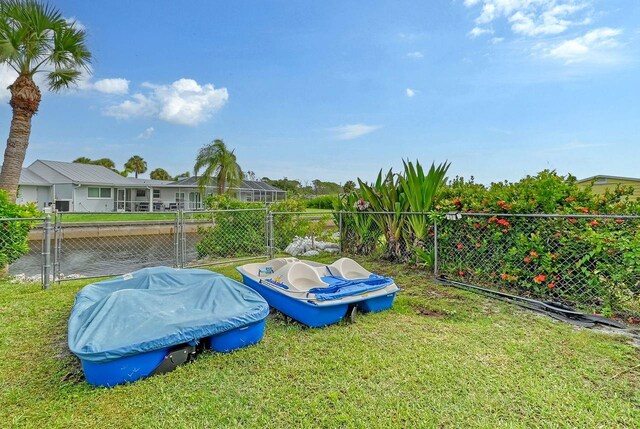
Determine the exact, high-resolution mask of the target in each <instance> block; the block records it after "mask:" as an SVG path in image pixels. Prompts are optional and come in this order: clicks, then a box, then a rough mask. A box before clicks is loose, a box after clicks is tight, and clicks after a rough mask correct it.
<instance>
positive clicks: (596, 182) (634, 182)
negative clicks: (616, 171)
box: [576, 175, 640, 199]
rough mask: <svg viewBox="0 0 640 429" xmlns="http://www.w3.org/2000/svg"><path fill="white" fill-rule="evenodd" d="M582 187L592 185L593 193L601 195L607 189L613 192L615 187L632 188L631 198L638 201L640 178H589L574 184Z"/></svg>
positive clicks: (639, 197) (639, 196) (602, 176)
mask: <svg viewBox="0 0 640 429" xmlns="http://www.w3.org/2000/svg"><path fill="white" fill-rule="evenodd" d="M576 183H577V184H578V185H581V186H582V187H586V186H588V185H590V184H591V183H593V187H592V190H593V193H594V194H599V195H602V194H604V193H605V191H606V190H607V189H609V190H610V191H612V190H614V189H615V188H616V186H618V185H622V186H633V189H634V191H633V197H635V198H638V199H640V178H634V177H619V176H605V175H600V176H591V177H587V178H586V179H582V180H578V181H577V182H576Z"/></svg>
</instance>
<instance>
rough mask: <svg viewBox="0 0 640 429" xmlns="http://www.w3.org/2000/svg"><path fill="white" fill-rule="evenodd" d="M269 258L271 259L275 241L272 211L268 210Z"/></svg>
mask: <svg viewBox="0 0 640 429" xmlns="http://www.w3.org/2000/svg"><path fill="white" fill-rule="evenodd" d="M268 224H269V259H273V255H274V253H275V249H274V247H275V243H274V241H273V213H272V212H271V211H270V212H269V221H268Z"/></svg>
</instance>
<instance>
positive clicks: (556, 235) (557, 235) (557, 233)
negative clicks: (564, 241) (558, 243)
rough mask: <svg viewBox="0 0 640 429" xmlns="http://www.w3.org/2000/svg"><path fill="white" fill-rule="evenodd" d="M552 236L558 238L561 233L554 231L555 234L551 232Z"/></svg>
mask: <svg viewBox="0 0 640 429" xmlns="http://www.w3.org/2000/svg"><path fill="white" fill-rule="evenodd" d="M553 236H554V237H556V238H559V237H562V234H560V233H559V232H556V233H555V234H553Z"/></svg>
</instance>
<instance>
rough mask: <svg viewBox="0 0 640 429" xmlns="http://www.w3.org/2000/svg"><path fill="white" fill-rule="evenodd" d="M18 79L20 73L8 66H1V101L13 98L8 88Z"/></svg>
mask: <svg viewBox="0 0 640 429" xmlns="http://www.w3.org/2000/svg"><path fill="white" fill-rule="evenodd" d="M17 77H18V73H16V72H15V70H13V69H12V68H11V67H9V66H8V65H7V64H0V101H6V100H8V99H9V98H11V93H10V92H9V90H8V89H7V87H8V86H9V85H11V84H12V83H13V82H15V80H16V78H17Z"/></svg>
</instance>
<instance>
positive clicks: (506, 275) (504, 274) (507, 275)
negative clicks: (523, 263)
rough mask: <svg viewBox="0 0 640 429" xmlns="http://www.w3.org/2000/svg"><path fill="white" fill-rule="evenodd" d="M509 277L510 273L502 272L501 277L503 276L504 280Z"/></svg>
mask: <svg viewBox="0 0 640 429" xmlns="http://www.w3.org/2000/svg"><path fill="white" fill-rule="evenodd" d="M507 277H509V274H507V273H502V274H500V278H501V279H502V280H506V279H507Z"/></svg>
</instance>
